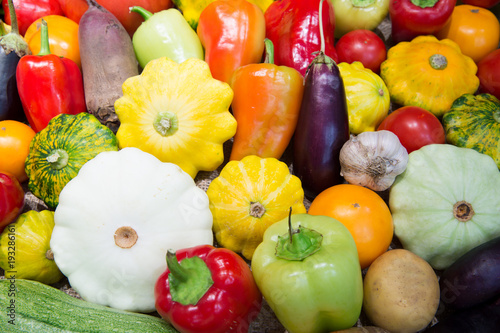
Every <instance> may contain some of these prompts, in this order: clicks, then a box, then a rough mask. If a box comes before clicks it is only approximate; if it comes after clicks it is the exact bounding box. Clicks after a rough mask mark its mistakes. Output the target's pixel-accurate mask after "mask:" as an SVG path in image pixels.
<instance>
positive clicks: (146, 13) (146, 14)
mask: <svg viewBox="0 0 500 333" xmlns="http://www.w3.org/2000/svg"><path fill="white" fill-rule="evenodd" d="M129 11H130V12H131V13H138V14H139V15H141V16H142V18H143V19H144V21H147V20H148V19H149V18H150V17H151V16H153V13H151V12H150V11H148V10H146V9H144V8H142V7H140V6H133V7H130V8H129Z"/></svg>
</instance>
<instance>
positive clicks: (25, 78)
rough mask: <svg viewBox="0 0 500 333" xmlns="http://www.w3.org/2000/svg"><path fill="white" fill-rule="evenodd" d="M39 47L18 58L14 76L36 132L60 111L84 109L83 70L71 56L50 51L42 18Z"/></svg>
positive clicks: (73, 112) (85, 108)
mask: <svg viewBox="0 0 500 333" xmlns="http://www.w3.org/2000/svg"><path fill="white" fill-rule="evenodd" d="M41 36H42V37H41V38H42V42H41V49H40V52H39V53H38V54H37V55H26V56H24V57H22V58H21V59H20V60H19V63H18V65H17V69H16V80H17V89H18V92H19V97H20V98H21V103H22V105H23V109H24V113H25V114H26V118H27V119H28V122H29V123H30V125H31V128H33V130H34V131H35V132H37V133H38V132H40V131H41V130H42V129H44V128H45V127H46V126H47V124H48V123H49V121H50V120H51V119H52V118H54V117H55V116H57V115H58V114H61V113H67V114H77V113H80V112H86V111H87V107H86V105H85V93H84V88H83V77H82V72H81V71H80V68H79V67H78V65H77V64H76V63H75V62H74V61H73V60H71V59H68V58H62V57H59V56H56V55H55V54H51V53H50V49H49V37H48V28H47V22H46V21H45V20H44V19H42V27H41Z"/></svg>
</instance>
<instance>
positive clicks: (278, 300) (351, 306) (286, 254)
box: [251, 214, 363, 333]
mask: <svg viewBox="0 0 500 333" xmlns="http://www.w3.org/2000/svg"><path fill="white" fill-rule="evenodd" d="M292 225H294V226H297V225H298V229H292ZM290 239H291V241H290ZM251 267H252V273H253V276H254V279H255V282H256V283H257V286H258V287H259V289H260V291H261V292H262V294H263V296H264V298H265V299H266V301H267V302H268V304H269V306H270V307H271V309H272V310H273V311H274V313H275V314H276V317H277V318H278V320H279V321H280V322H281V324H283V326H284V327H285V328H286V329H287V330H288V332H290V333H298V332H299V333H300V332H304V333H306V332H307V333H315V332H323V333H324V332H329V331H334V330H341V329H346V328H349V327H352V326H353V325H354V324H355V323H356V321H357V320H358V318H359V315H360V313H361V307H362V303H363V280H362V274H361V268H360V265H359V260H358V253H357V250H356V244H355V243H354V239H353V237H352V236H351V234H350V232H349V231H348V229H347V228H346V227H345V226H344V225H343V224H342V223H340V222H339V221H337V220H336V219H334V218H332V217H328V216H313V215H309V214H294V215H292V216H289V217H288V218H285V219H283V220H281V221H279V222H276V223H274V224H272V225H271V226H270V227H269V228H267V230H266V231H265V233H264V238H263V241H262V243H260V244H259V246H257V249H256V250H255V253H254V255H253V257H252V262H251Z"/></svg>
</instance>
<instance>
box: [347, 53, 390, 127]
mask: <svg viewBox="0 0 500 333" xmlns="http://www.w3.org/2000/svg"><path fill="white" fill-rule="evenodd" d="M338 67H339V70H340V75H341V76H342V79H343V81H344V87H345V94H346V100H347V111H348V114H349V132H350V133H351V134H355V135H358V134H360V133H362V132H367V131H375V129H376V128H377V126H378V125H379V124H380V123H381V122H382V120H384V118H385V117H386V116H387V115H388V114H389V108H390V106H391V97H390V96H389V90H387V86H386V85H385V82H384V80H382V78H381V77H380V76H378V75H377V74H375V73H374V72H373V71H372V70H371V69H369V68H365V67H364V66H363V64H362V63H361V62H359V61H354V62H353V63H352V64H349V63H347V62H341V63H339V64H338Z"/></svg>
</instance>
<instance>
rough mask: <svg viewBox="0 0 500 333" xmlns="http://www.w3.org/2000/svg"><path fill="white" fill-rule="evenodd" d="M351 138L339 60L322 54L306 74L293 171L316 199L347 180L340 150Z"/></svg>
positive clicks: (307, 194)
mask: <svg viewBox="0 0 500 333" xmlns="http://www.w3.org/2000/svg"><path fill="white" fill-rule="evenodd" d="M347 140H349V117H348V113H347V102H346V96H345V89H344V82H343V81H342V78H341V76H340V71H339V69H338V67H337V65H336V64H335V62H334V61H333V60H332V59H331V58H329V57H327V56H325V55H324V54H323V53H320V54H319V55H318V56H317V57H316V58H315V59H314V60H313V61H312V62H311V65H310V67H309V69H308V71H307V72H306V75H305V86H304V96H303V99H302V105H301V108H300V113H299V120H298V123H297V128H296V130H295V133H294V138H293V172H294V174H295V175H296V176H297V177H298V178H299V179H300V180H301V181H302V188H303V189H304V194H305V196H306V198H308V199H309V200H313V199H314V198H315V197H316V196H317V195H318V194H319V193H321V192H322V191H323V190H325V189H327V188H329V187H331V186H334V185H337V184H340V183H342V182H343V179H342V177H341V176H340V161H339V155H340V149H341V148H342V146H343V145H344V143H345V142H346V141H347Z"/></svg>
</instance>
